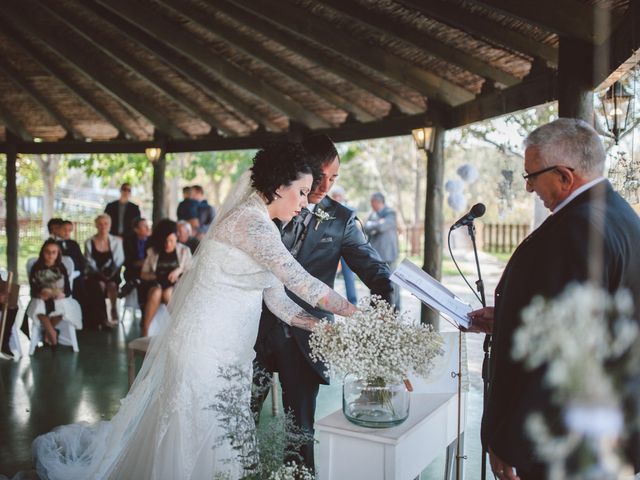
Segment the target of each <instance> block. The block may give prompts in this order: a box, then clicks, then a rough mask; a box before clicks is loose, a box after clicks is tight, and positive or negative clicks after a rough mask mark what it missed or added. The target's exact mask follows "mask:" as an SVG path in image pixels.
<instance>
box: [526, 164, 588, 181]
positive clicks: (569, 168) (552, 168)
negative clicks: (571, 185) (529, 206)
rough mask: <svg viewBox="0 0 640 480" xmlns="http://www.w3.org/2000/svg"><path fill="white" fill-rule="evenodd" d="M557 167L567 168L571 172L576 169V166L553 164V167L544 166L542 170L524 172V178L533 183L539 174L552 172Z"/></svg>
mask: <svg viewBox="0 0 640 480" xmlns="http://www.w3.org/2000/svg"><path fill="white" fill-rule="evenodd" d="M556 168H566V169H567V170H569V171H570V172H573V171H574V170H575V168H571V167H567V166H565V165H553V166H552V167H547V168H543V169H542V170H538V171H537V172H531V173H523V174H522V178H523V179H524V181H525V182H527V183H528V184H529V185H531V184H532V181H533V179H534V178H536V177H537V176H538V175H542V174H543V173H547V172H550V171H551V170H555V169H556Z"/></svg>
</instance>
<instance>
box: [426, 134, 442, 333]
mask: <svg viewBox="0 0 640 480" xmlns="http://www.w3.org/2000/svg"><path fill="white" fill-rule="evenodd" d="M445 132H446V130H445V129H444V127H442V126H441V125H433V135H435V142H434V147H433V151H432V152H428V153H427V194H426V203H425V215H424V264H423V265H422V269H423V270H424V271H425V272H427V273H428V274H429V275H431V276H432V277H433V278H435V279H437V280H440V279H441V278H442V243H443V238H444V232H443V230H442V224H443V223H444V214H443V210H442V207H443V202H444V135H445ZM420 320H421V322H422V323H428V324H431V325H433V328H434V329H436V330H439V329H440V318H439V316H438V314H437V313H436V312H434V311H433V310H431V309H430V308H427V307H426V306H424V305H422V310H421V313H420Z"/></svg>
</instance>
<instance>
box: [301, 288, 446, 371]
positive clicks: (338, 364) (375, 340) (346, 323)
mask: <svg viewBox="0 0 640 480" xmlns="http://www.w3.org/2000/svg"><path fill="white" fill-rule="evenodd" d="M309 344H310V346H311V358H312V359H313V360H314V361H319V362H324V363H326V364H327V367H328V373H329V374H330V375H331V376H335V375H347V374H352V375H354V376H356V377H357V378H362V379H369V380H375V381H376V382H380V381H383V382H385V383H392V382H398V381H402V380H403V379H405V378H406V376H407V374H408V373H410V372H413V373H416V374H418V375H427V374H428V373H429V371H430V370H431V369H432V367H433V364H434V360H435V358H436V356H438V355H442V354H443V349H442V346H443V341H442V337H441V336H440V334H438V333H437V332H435V331H433V328H432V327H431V326H430V325H421V324H415V323H413V322H411V321H410V320H408V319H407V317H406V314H400V313H398V312H396V311H394V309H393V307H392V306H390V305H389V304H388V303H387V302H385V301H384V300H382V299H381V298H380V297H376V296H373V297H366V298H363V299H362V300H360V302H359V303H358V311H357V312H356V313H355V314H353V315H352V316H351V317H348V318H341V319H339V320H336V321H335V322H333V323H330V322H328V321H326V320H323V321H322V322H321V327H320V328H317V329H316V330H315V331H314V333H313V334H312V335H311V338H310V341H309Z"/></svg>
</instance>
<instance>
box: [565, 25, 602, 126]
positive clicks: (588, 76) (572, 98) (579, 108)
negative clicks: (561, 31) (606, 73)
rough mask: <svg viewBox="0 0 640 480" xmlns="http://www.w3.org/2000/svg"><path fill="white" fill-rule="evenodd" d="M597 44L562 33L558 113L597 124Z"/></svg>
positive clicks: (590, 123)
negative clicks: (595, 69) (594, 116)
mask: <svg viewBox="0 0 640 480" xmlns="http://www.w3.org/2000/svg"><path fill="white" fill-rule="evenodd" d="M593 56H594V49H593V46H592V45H590V44H588V43H586V42H583V41H581V40H576V39H575V38H569V37H560V49H559V56H558V113H559V115H560V116H561V117H569V118H580V119H582V120H584V121H585V122H587V123H588V124H589V125H593V90H592V88H591V86H592V85H593V76H594V71H593V68H594V67H593V65H594V62H593Z"/></svg>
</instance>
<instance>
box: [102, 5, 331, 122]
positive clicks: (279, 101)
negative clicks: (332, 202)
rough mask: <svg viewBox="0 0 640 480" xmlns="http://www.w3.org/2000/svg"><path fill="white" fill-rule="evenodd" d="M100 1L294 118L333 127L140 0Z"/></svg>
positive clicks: (220, 75)
mask: <svg viewBox="0 0 640 480" xmlns="http://www.w3.org/2000/svg"><path fill="white" fill-rule="evenodd" d="M99 1H100V3H102V4H103V5H105V6H109V7H111V8H112V9H114V10H116V11H118V12H120V13H123V14H124V15H126V16H127V17H128V18H130V19H132V20H134V21H135V22H136V23H137V24H138V25H139V26H140V27H141V28H143V29H144V30H146V31H147V33H149V34H150V35H153V36H154V37H156V38H157V39H158V40H162V41H164V42H166V43H168V44H169V45H171V46H172V47H173V48H176V49H177V50H179V51H181V52H182V53H183V54H184V55H186V56H188V57H189V58H191V59H192V60H194V61H195V62H197V63H199V64H200V65H202V66H203V67H205V68H206V69H208V70H209V71H211V72H212V73H213V74H214V75H216V76H218V77H222V78H225V79H226V80H227V81H230V82H231V83H234V84H236V85H237V86H238V87H240V88H242V89H244V90H245V91H246V92H247V93H250V94H251V95H253V96H256V97H257V98H259V99H261V100H262V101H264V102H266V103H268V104H269V105H271V106H272V107H274V108H276V109H277V110H278V111H280V112H282V113H284V114H285V115H287V116H288V117H290V118H291V119H294V120H297V121H299V122H300V123H303V124H305V125H308V126H309V127H311V128H323V127H330V126H331V124H330V123H329V122H328V121H327V120H325V119H324V118H322V117H321V116H319V115H317V114H316V113H314V112H312V111H310V110H308V109H305V108H304V107H302V106H301V105H300V104H299V103H298V102H297V101H295V100H293V99H292V98H290V97H288V96H287V95H286V94H284V93H282V92H280V91H278V90H277V89H276V88H274V87H272V86H271V85H269V84H268V83H267V82H265V81H263V80H261V79H259V78H256V77H254V76H252V75H250V74H249V73H247V72H245V71H244V70H242V69H241V68H240V67H238V66H236V65H235V64H233V63H231V62H229V61H228V60H225V59H221V58H219V57H217V56H216V55H215V54H212V52H211V50H210V48H209V46H208V45H205V44H204V43H203V42H201V41H200V39H198V38H197V37H195V36H194V35H192V34H191V33H189V32H187V31H186V30H182V29H180V28H179V27H178V26H177V25H176V24H174V23H172V22H169V21H168V20H165V19H164V18H163V17H161V16H160V15H159V14H158V13H155V12H151V11H149V10H148V9H144V8H141V6H140V4H139V3H133V2H131V1H130V0H99ZM167 32H171V34H170V35H168V34H167Z"/></svg>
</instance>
